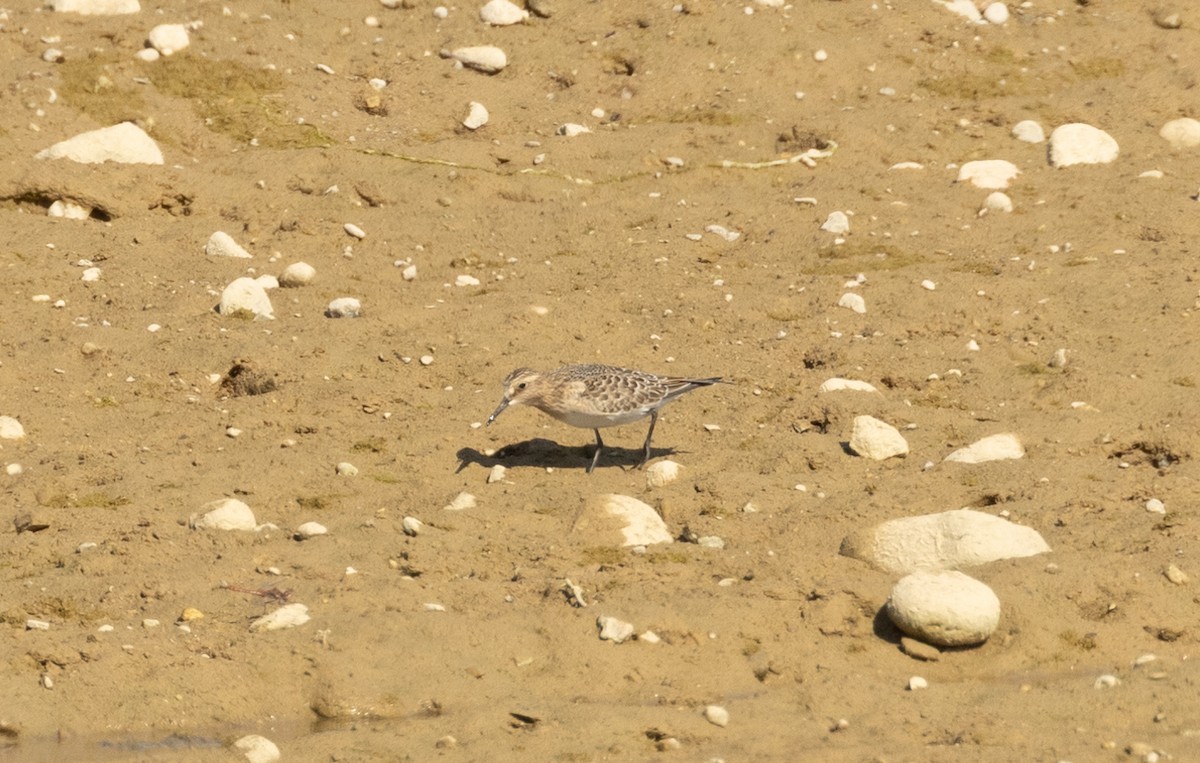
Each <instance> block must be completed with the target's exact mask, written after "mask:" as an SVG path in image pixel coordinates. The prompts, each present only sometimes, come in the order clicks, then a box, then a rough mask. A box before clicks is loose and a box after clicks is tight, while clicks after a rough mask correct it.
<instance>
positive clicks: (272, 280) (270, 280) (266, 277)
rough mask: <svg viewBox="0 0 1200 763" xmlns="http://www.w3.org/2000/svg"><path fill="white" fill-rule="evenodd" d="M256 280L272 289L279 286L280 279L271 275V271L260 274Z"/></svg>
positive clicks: (268, 289) (265, 287)
mask: <svg viewBox="0 0 1200 763" xmlns="http://www.w3.org/2000/svg"><path fill="white" fill-rule="evenodd" d="M254 280H255V281H258V285H259V286H261V287H263V288H264V289H266V290H267V291H270V290H271V289H278V288H279V279H278V278H276V277H275V276H273V275H271V274H270V273H263V274H262V275H261V276H259V277H258V278H255V279H254Z"/></svg>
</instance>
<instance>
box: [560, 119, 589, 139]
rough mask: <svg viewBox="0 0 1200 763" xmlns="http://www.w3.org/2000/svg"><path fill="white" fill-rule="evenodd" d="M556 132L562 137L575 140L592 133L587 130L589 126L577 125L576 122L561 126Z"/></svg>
mask: <svg viewBox="0 0 1200 763" xmlns="http://www.w3.org/2000/svg"><path fill="white" fill-rule="evenodd" d="M554 132H555V133H556V134H558V135H562V136H564V137H567V138H574V137H575V136H577V135H583V134H584V133H589V132H591V130H589V129H588V128H587V125H581V124H577V123H575V122H567V123H565V124H561V125H559V126H558V129H557V130H555V131H554Z"/></svg>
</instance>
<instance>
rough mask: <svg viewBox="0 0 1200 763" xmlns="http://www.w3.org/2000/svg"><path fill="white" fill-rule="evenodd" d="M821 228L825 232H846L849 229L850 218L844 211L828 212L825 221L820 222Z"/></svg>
mask: <svg viewBox="0 0 1200 763" xmlns="http://www.w3.org/2000/svg"><path fill="white" fill-rule="evenodd" d="M821 230H823V231H825V232H826V233H846V232H848V231H849V230H850V218H849V217H847V216H846V213H845V212H840V211H834V212H830V213H829V216H828V217H826V218H825V222H823V223H821Z"/></svg>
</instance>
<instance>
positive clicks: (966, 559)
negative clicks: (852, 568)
mask: <svg viewBox="0 0 1200 763" xmlns="http://www.w3.org/2000/svg"><path fill="white" fill-rule="evenodd" d="M1049 550H1050V546H1048V545H1047V544H1046V541H1045V540H1044V539H1043V538H1042V536H1041V535H1040V534H1039V533H1038V532H1037V530H1034V529H1033V528H1031V527H1025V526H1023V525H1018V524H1014V523H1012V522H1009V521H1008V520H1007V519H1003V518H1001V517H996V516H992V515H991V514H985V513H983V512H981V511H973V510H971V509H958V510H955V511H943V512H940V513H938V514H924V515H921V516H916V517H901V518H899V519H891V520H888V521H886V522H883V523H881V524H879V525H876V526H875V527H872V528H868V529H864V530H859V531H856V532H854V533H851V534H850V535H848V536H847V537H846V538H845V539H844V540H843V541H842V546H841V554H842V555H843V556H849V557H851V558H854V559H859V560H861V561H864V562H867V563H868V564H870V565H872V566H874V567H877V568H878V569H881V570H884V571H885V572H890V573H893V574H900V575H903V574H907V573H909V572H915V571H917V570H929V569H945V570H953V569H959V568H963V567H974V566H976V565H980V564H987V563H988V562H995V561H999V560H1001V559H1021V558H1025V557H1028V556H1036V555H1037V554H1044V553H1046V552H1047V551H1049Z"/></svg>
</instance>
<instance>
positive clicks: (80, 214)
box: [46, 199, 92, 220]
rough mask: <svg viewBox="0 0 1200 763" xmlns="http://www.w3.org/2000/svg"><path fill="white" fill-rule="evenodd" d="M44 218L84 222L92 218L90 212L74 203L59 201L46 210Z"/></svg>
mask: <svg viewBox="0 0 1200 763" xmlns="http://www.w3.org/2000/svg"><path fill="white" fill-rule="evenodd" d="M46 216H47V217H61V218H63V219H65V220H86V219H88V218H89V217H91V216H92V210H91V209H89V208H86V207H81V206H79V205H78V204H76V203H74V202H71V201H63V200H62V199H59V200H58V201H55V202H54V203H53V204H51V205H50V206H49V207H47V208H46Z"/></svg>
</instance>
